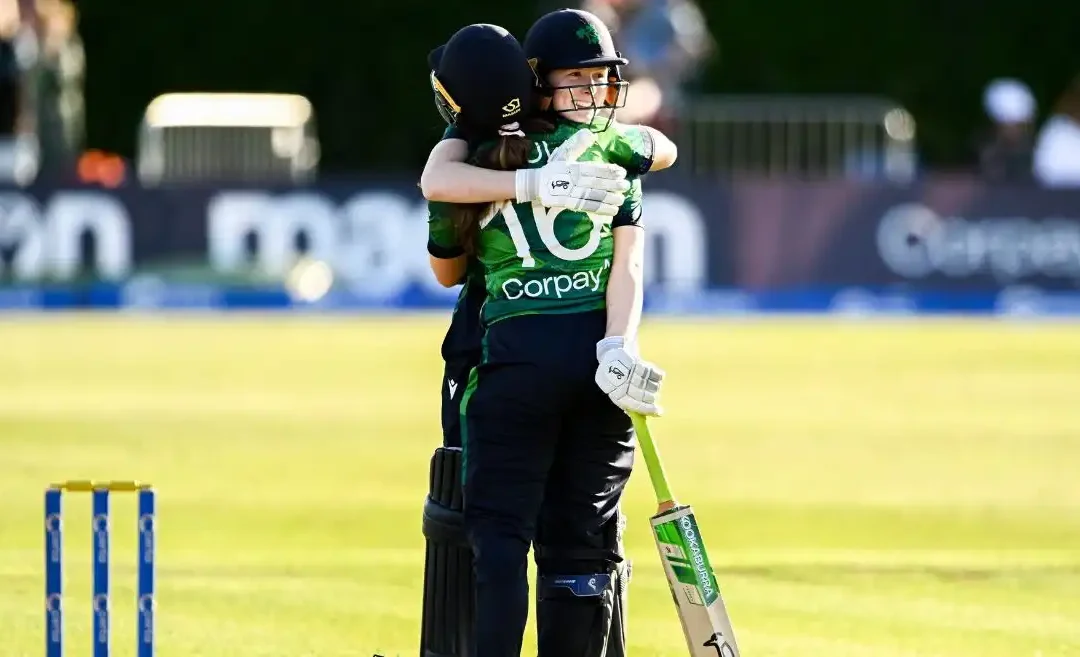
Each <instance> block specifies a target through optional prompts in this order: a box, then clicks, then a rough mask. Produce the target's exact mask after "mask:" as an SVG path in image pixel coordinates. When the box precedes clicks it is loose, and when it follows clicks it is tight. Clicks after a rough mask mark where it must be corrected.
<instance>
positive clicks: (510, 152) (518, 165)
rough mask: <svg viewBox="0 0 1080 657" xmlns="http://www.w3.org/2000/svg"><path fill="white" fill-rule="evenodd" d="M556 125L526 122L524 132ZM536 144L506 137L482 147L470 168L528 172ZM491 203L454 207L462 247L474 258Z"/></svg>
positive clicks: (475, 154)
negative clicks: (481, 222)
mask: <svg viewBox="0 0 1080 657" xmlns="http://www.w3.org/2000/svg"><path fill="white" fill-rule="evenodd" d="M554 129H555V125H554V124H553V123H551V122H550V121H548V120H546V119H541V118H533V119H526V120H525V121H523V122H522V124H521V130H522V132H525V133H529V134H537V133H545V132H551V131H552V130H554ZM532 147H533V142H532V140H531V139H529V138H528V137H521V136H518V135H503V136H500V137H498V139H496V140H495V141H494V142H491V143H487V144H484V145H482V146H480V147H479V148H478V149H477V150H476V151H475V152H474V153H473V154H472V155H471V156H470V157H469V159H468V162H469V164H473V165H476V166H478V167H483V168H485V169H495V170H497V171H513V170H514V169H524V168H526V167H528V164H529V153H530V152H531V151H532ZM491 205H492V204H491V203H468V204H458V205H456V206H454V212H453V215H452V222H453V225H454V233H455V234H456V236H457V241H458V244H460V245H461V247H462V248H463V249H465V253H467V254H468V255H470V256H474V255H476V250H477V249H476V246H477V241H478V240H477V237H478V235H479V234H480V220H481V219H482V218H483V217H484V215H485V214H487V212H488V209H489V208H490V207H491Z"/></svg>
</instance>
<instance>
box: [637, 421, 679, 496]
mask: <svg viewBox="0 0 1080 657" xmlns="http://www.w3.org/2000/svg"><path fill="white" fill-rule="evenodd" d="M629 415H630V421H631V422H633V423H634V431H635V432H636V433H637V438H638V444H639V445H641V455H642V456H643V457H644V458H645V467H646V468H648V470H649V479H650V480H651V481H652V486H653V492H655V493H656V503H657V504H659V505H660V509H661V511H664V510H666V509H665V507H667V508H673V507H674V506H675V497H674V496H673V495H672V494H671V487H670V486H668V481H667V475H666V474H664V464H663V462H662V461H661V460H660V453H659V452H658V451H657V450H656V443H654V442H653V439H652V434H651V433H649V425H648V423H647V422H646V421H645V416H644V415H641V414H640V413H629Z"/></svg>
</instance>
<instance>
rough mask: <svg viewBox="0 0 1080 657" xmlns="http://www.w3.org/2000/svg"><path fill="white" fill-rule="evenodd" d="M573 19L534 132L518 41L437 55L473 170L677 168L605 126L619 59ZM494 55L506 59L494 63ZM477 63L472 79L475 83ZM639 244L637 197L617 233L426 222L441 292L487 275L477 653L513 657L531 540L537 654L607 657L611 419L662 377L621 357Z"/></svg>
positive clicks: (473, 535)
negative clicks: (585, 163)
mask: <svg viewBox="0 0 1080 657" xmlns="http://www.w3.org/2000/svg"><path fill="white" fill-rule="evenodd" d="M581 14H582V13H580V12H576V13H573V14H572V15H571V16H569V17H567V16H565V15H564V16H560V17H559V20H561V21H563V23H562V25H560V28H561V29H560V30H556V33H562V34H572V35H574V38H576V39H577V40H578V41H580V42H581V43H582V44H587V45H585V46H578V50H579V52H578V54H577V55H576V57H577V60H578V61H580V63H581V64H582V65H581V66H574V64H575V62H572V61H569V60H564V61H563V63H562V67H561V68H554V63H553V67H552V70H551V71H550V73H549V74H548V75H546V76H545V79H546V80H547V81H548V84H551V83H552V82H554V81H558V82H557V83H556V84H552V94H551V96H552V99H551V101H552V102H551V105H552V108H553V110H554V112H556V113H558V115H557V116H556V115H553V118H555V119H556V120H555V121H554V122H552V123H548V124H546V125H541V124H540V123H539V122H537V121H535V120H527V119H526V114H525V112H524V111H523V110H522V105H524V104H526V103H527V102H528V101H527V97H528V95H529V92H530V89H529V87H530V86H531V85H532V84H533V82H530V81H529V77H530V75H533V73H532V70H531V69H529V68H528V67H526V68H524V69H521V68H520V67H519V68H518V69H517V70H514V68H513V64H514V61H515V60H514V57H513V55H512V52H511V51H512V50H514V47H515V46H516V42H514V41H513V39H512V37H509V35H506V34H505V31H501V33H500V32H498V31H497V28H493V27H492V26H477V28H478V29H480V30H491V31H495V32H496V33H500V34H501V36H500V37H499V38H495V37H494V36H492V35H490V34H489V35H488V36H489V37H490V38H488V39H486V40H485V39H478V40H477V41H475V42H472V43H471V45H466V44H469V43H470V42H468V41H466V40H459V37H460V36H461V33H459V35H456V36H455V39H452V40H451V42H450V43H449V44H448V45H447V46H446V48H445V49H444V51H443V52H442V53H441V56H440V61H439V65H438V67H437V68H438V71H437V76H438V78H439V80H440V85H439V87H441V88H442V91H443V92H445V93H446V96H447V100H448V104H449V105H451V106H454V107H457V108H459V111H458V118H457V124H458V125H462V124H463V123H466V122H465V121H464V119H467V118H470V119H471V123H472V125H471V126H470V127H471V128H472V130H473V131H474V133H477V132H479V133H483V132H484V131H486V132H487V134H488V135H490V137H491V138H492V139H491V140H490V141H488V142H486V143H483V144H481V145H480V146H479V147H478V148H475V149H473V153H472V155H473V159H474V161H475V162H476V163H478V164H481V165H483V166H487V167H491V168H496V169H515V168H518V167H527V166H533V167H536V166H542V165H544V164H545V162H548V161H549V160H550V155H554V154H557V153H558V151H559V149H560V147H561V146H565V145H566V144H572V147H571V148H569V149H568V150H569V151H570V152H571V153H575V154H576V153H578V152H580V153H581V155H582V157H583V159H588V160H592V161H605V160H606V161H609V162H618V163H619V164H620V165H621V166H623V167H624V168H625V169H626V170H627V171H632V172H636V173H637V174H640V173H644V172H646V171H649V170H651V169H652V168H653V163H654V160H659V161H661V162H663V160H667V161H668V162H667V163H668V164H670V161H672V160H673V159H674V148H673V146H670V142H667V141H666V139H665V140H663V141H661V142H660V144H661V145H662V146H664V147H665V149H664V151H663V153H661V154H662V155H663V158H662V159H661V158H657V157H656V156H657V154H658V151H657V150H656V143H657V140H655V139H653V138H652V135H650V134H648V133H647V132H646V131H644V130H641V129H637V128H628V127H621V126H616V124H613V122H612V116H611V111H612V109H611V105H612V104H613V102H612V101H613V100H614V98H613V97H612V95H611V94H610V93H609V92H610V89H609V87H611V86H612V85H618V81H617V80H616V81H613V80H612V79H611V78H612V75H611V66H613V65H617V64H618V63H625V60H621V58H618V57H617V55H616V54H615V53H614V50H613V48H612V47H611V41H610V37H609V35H607V31H606V28H604V27H603V25H602V24H599V21H595V17H591V16H590V15H584V16H582V15H581ZM567 18H571V19H572V20H573V21H574V22H575V23H573V24H572V23H571V22H570V21H568V20H566V19H567ZM542 20H543V19H542ZM568 26H569V27H573V29H572V30H569V31H567V30H566V29H565V28H566V27H568ZM536 29H537V28H536V27H534V30H536ZM605 37H606V38H605ZM455 42H457V43H455ZM571 45H573V43H572V42H571ZM455 46H457V47H455ZM482 46H483V47H482ZM499 48H502V49H505V50H506V52H505V53H498V52H492V50H496V51H497V50H499ZM604 60H614V62H613V63H612V64H610V65H609V64H608V63H607V62H606V61H604ZM493 62H499V63H500V64H501V65H500V66H493V64H492V63H493ZM518 63H520V62H518ZM485 65H486V72H485V73H484V75H480V76H478V75H476V74H475V73H476V71H478V70H482V69H484V67H485ZM470 78H473V79H470ZM477 78H479V79H477ZM534 80H535V78H534ZM439 87H437V89H438V88H439ZM615 89H618V86H615ZM493 90H494V91H498V92H499V93H497V94H494V95H493V93H492V92H493ZM617 93H618V92H617V91H616V98H617ZM523 99H526V100H523ZM480 117H483V119H484V120H480ZM518 118H520V119H521V121H518V120H514V119H518ZM496 124H498V125H496ZM583 126H587V127H588V128H589V129H590V130H595V131H596V132H595V133H593V132H590V131H586V132H585V133H584V135H585V137H586V138H588V140H587V141H586V140H585V139H581V138H579V136H580V135H582V134H583V133H582V132H581V131H580V129H581V127H583ZM466 132H469V131H468V130H466ZM526 135H528V136H526ZM549 154H550V155H549ZM571 159H574V158H573V157H571ZM556 217H558V219H559V222H558V225H557V226H558V227H556V222H555V218H556ZM640 233H641V228H640V184H639V183H635V188H632V191H631V194H630V196H629V197H628V199H627V201H626V202H625V203H624V204H623V205H622V207H621V208H620V211H619V213H618V214H617V215H616V216H615V217H614V219H606V218H604V217H603V216H601V215H597V214H590V213H586V212H565V211H562V212H560V211H559V210H555V211H554V212H552V211H550V210H549V209H548V208H546V207H544V206H543V205H542V204H540V203H528V202H521V201H520V195H519V198H518V202H503V203H496V204H491V205H489V206H486V207H485V206H480V207H468V206H465V207H455V208H453V209H452V210H451V211H447V210H446V208H445V206H443V207H441V208H440V207H439V206H435V207H434V208H433V211H432V215H431V223H430V240H429V252H430V253H431V255H432V269H433V271H434V272H435V274H436V276H437V277H438V278H439V280H440V281H442V282H443V283H444V284H446V285H453V284H455V283H456V282H457V281H459V280H460V277H461V275H462V273H463V272H464V270H465V267H466V266H467V262H468V258H469V256H471V255H472V256H475V257H477V258H478V259H479V261H480V262H481V263H482V264H483V266H484V270H485V271H484V274H485V279H484V280H485V285H486V289H487V296H486V300H485V303H484V306H483V311H482V322H483V327H484V329H485V334H484V343H483V356H482V360H481V363H480V365H479V366H478V367H477V368H476V369H474V370H473V372H472V374H471V376H470V378H469V382H468V385H467V390H466V393H465V402H464V404H463V416H464V418H465V437H466V439H465V468H464V477H465V486H464V495H465V514H464V515H465V525H466V528H467V530H468V534H469V540H470V544H471V546H472V548H473V551H474V554H475V567H476V596H477V601H476V602H477V619H476V654H477V655H478V656H483V655H503V656H505V655H518V654H519V652H520V646H521V635H522V632H523V630H524V623H525V616H526V613H527V595H528V593H527V591H528V587H527V581H526V578H525V572H526V563H525V561H526V558H527V553H528V549H529V546H530V544H531V543H533V541H534V540H535V544H536V545H535V547H536V558H537V564H538V571H539V573H538V574H539V580H540V585H539V587H538V591H537V594H538V626H539V627H538V629H539V638H540V653H541V655H552V656H554V655H562V656H566V655H570V656H573V655H597V656H599V655H603V654H605V650H606V647H607V646H606V643H607V638H608V631H609V627H610V624H611V620H612V615H613V613H614V608H615V599H616V598H617V597H618V596H619V595H620V593H621V591H620V590H619V589H620V586H619V582H618V578H617V577H616V572H617V571H618V566H619V564H620V562H621V561H622V556H621V553H620V551H618V550H616V549H615V546H614V544H613V542H612V537H613V533H614V531H613V527H614V526H615V525H617V523H618V514H617V506H618V501H619V497H620V495H621V493H622V489H623V487H624V486H625V483H626V479H627V478H628V476H629V473H630V467H631V465H632V462H633V449H634V445H633V437H632V432H631V430H630V423H629V418H628V417H627V416H626V414H625V412H624V411H628V410H629V411H635V412H640V413H644V414H646V415H655V414H658V413H659V412H660V410H659V407H658V405H657V393H658V391H659V386H660V382H661V381H662V374H661V373H660V372H659V370H657V369H656V368H655V367H653V366H651V365H649V364H648V363H646V362H644V361H642V360H641V359H640V358H639V357H638V356H637V355H636V348H635V338H636V332H637V324H638V321H639V319H640V307H641V278H640V270H641V262H640V261H641V245H642V241H641V235H640ZM598 361H599V363H598Z"/></svg>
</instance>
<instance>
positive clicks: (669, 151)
mask: <svg viewBox="0 0 1080 657" xmlns="http://www.w3.org/2000/svg"><path fill="white" fill-rule="evenodd" d="M641 128H642V130H644V131H646V132H647V133H648V134H649V137H650V138H651V139H652V144H653V146H652V149H653V155H652V162H651V163H650V164H649V171H662V170H664V169H666V168H668V167H670V166H671V165H672V164H675V159H676V158H678V157H679V147H678V146H676V145H675V142H673V141H671V140H670V139H668V136H667V135H665V134H664V133H662V132H660V131H659V130H657V129H656V128H653V127H651V126H647V125H646V126H641Z"/></svg>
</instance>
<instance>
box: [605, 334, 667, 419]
mask: <svg viewBox="0 0 1080 657" xmlns="http://www.w3.org/2000/svg"><path fill="white" fill-rule="evenodd" d="M596 359H597V360H598V361H600V366H599V367H597V368H596V385H598V386H600V389H601V390H603V391H604V394H606V395H607V396H608V398H609V399H611V401H612V402H614V403H615V405H616V406H618V407H619V408H621V409H623V410H624V411H626V412H628V413H640V414H641V415H663V413H664V409H663V408H661V407H660V404H659V397H660V384H661V383H662V382H663V380H664V371H663V370H661V369H660V368H659V367H657V366H656V365H653V364H652V363H650V362H648V361H644V360H641V358H639V357H638V356H637V355H636V354H634V353H632V352H631V351H629V350H628V349H627V346H626V341H625V340H624V339H623V338H622V337H610V338H604V339H603V340H601V341H600V342H597V343H596Z"/></svg>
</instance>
